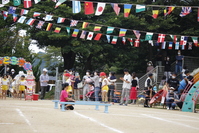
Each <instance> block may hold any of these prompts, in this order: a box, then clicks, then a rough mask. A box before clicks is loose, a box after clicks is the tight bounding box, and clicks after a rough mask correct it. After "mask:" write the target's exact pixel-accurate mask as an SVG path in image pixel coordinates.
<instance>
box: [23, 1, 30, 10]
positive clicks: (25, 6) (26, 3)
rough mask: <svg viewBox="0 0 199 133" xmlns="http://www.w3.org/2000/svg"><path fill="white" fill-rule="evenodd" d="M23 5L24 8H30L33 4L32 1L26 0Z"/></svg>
mask: <svg viewBox="0 0 199 133" xmlns="http://www.w3.org/2000/svg"><path fill="white" fill-rule="evenodd" d="M23 5H24V8H30V7H31V6H32V1H31V0H24V2H23Z"/></svg>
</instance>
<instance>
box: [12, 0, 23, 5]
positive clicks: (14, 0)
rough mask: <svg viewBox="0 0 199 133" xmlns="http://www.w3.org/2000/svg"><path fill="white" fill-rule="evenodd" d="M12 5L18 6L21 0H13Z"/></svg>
mask: <svg viewBox="0 0 199 133" xmlns="http://www.w3.org/2000/svg"><path fill="white" fill-rule="evenodd" d="M13 4H14V6H19V5H21V0H13Z"/></svg>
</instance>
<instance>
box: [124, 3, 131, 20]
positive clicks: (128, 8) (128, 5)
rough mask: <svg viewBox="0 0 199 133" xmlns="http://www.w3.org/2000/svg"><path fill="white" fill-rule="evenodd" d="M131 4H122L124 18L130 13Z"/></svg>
mask: <svg viewBox="0 0 199 133" xmlns="http://www.w3.org/2000/svg"><path fill="white" fill-rule="evenodd" d="M131 7H132V5H131V4H124V17H128V16H129V13H130V11H131Z"/></svg>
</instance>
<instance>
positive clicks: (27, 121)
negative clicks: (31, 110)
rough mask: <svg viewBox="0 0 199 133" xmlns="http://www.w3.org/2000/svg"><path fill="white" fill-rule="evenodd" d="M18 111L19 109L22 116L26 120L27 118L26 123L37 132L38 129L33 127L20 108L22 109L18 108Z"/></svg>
mask: <svg viewBox="0 0 199 133" xmlns="http://www.w3.org/2000/svg"><path fill="white" fill-rule="evenodd" d="M16 111H17V113H18V114H19V115H20V116H21V117H23V118H24V120H25V121H26V123H27V124H28V125H29V126H30V127H31V128H32V130H33V131H34V132H37V130H35V129H33V127H32V126H31V123H30V121H29V120H28V119H27V118H26V117H25V115H24V114H23V113H22V112H21V110H20V109H16Z"/></svg>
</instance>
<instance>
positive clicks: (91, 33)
mask: <svg viewBox="0 0 199 133" xmlns="http://www.w3.org/2000/svg"><path fill="white" fill-rule="evenodd" d="M93 34H94V33H93V32H89V33H88V36H87V40H92V38H93Z"/></svg>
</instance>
